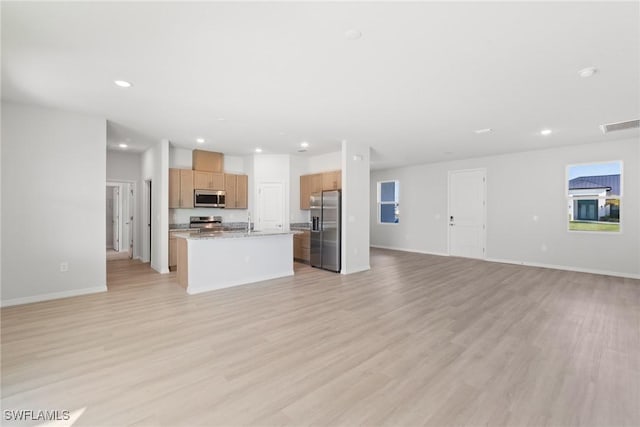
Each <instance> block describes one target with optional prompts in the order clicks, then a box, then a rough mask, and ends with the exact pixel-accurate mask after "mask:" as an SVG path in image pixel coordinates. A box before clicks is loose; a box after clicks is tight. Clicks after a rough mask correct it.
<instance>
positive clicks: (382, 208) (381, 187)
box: [378, 181, 400, 224]
mask: <svg viewBox="0 0 640 427" xmlns="http://www.w3.org/2000/svg"><path fill="white" fill-rule="evenodd" d="M399 187H400V184H399V183H398V181H381V182H378V222H379V223H380V224H397V223H398V222H400V208H399V205H400V202H399V200H400V199H399V197H398V193H399V191H398V190H399Z"/></svg>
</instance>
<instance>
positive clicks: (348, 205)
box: [342, 141, 371, 274]
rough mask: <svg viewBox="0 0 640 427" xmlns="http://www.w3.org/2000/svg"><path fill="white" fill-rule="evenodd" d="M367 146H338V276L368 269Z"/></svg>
mask: <svg viewBox="0 0 640 427" xmlns="http://www.w3.org/2000/svg"><path fill="white" fill-rule="evenodd" d="M370 160H371V158H370V155H369V146H368V145H365V144H357V143H354V142H350V141H344V142H343V143H342V274H351V273H357V272H358V271H363V270H368V269H369V268H370V267H369V179H370Z"/></svg>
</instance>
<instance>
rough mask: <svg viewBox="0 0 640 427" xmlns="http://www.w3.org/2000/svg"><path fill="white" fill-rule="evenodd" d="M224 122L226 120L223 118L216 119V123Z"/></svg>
mask: <svg viewBox="0 0 640 427" xmlns="http://www.w3.org/2000/svg"><path fill="white" fill-rule="evenodd" d="M225 120H227V119H225V118H224V117H218V121H219V122H224V121H225Z"/></svg>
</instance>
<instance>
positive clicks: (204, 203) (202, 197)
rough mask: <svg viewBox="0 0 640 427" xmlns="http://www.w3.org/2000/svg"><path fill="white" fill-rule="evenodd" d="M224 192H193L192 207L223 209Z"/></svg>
mask: <svg viewBox="0 0 640 427" xmlns="http://www.w3.org/2000/svg"><path fill="white" fill-rule="evenodd" d="M224 199H225V192H224V191H219V190H194V192H193V206H195V207H197V208H224Z"/></svg>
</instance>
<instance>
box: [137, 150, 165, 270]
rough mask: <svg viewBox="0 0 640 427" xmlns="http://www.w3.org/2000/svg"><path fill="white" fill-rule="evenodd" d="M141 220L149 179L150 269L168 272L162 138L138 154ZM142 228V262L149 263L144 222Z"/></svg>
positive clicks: (145, 203)
mask: <svg viewBox="0 0 640 427" xmlns="http://www.w3.org/2000/svg"><path fill="white" fill-rule="evenodd" d="M141 161H142V167H141V170H142V178H141V180H142V187H143V193H142V194H143V203H142V206H143V218H146V215H147V212H148V209H149V207H148V202H147V201H148V192H147V190H146V187H147V184H146V181H148V180H151V224H152V225H151V234H152V236H151V245H152V248H151V257H150V258H151V259H150V261H151V268H153V269H154V270H156V271H157V272H159V273H168V272H169V141H168V140H166V139H163V140H162V141H160V142H158V143H157V144H156V145H155V146H153V147H151V148H149V149H148V150H147V151H145V152H144V153H142V158H141ZM140 225H141V226H142V227H143V229H144V230H143V233H142V235H143V236H144V238H143V239H142V241H143V251H142V254H143V255H142V259H143V260H144V261H149V247H148V246H149V240H148V238H149V236H148V231H147V230H148V229H147V227H146V221H144V220H143V221H142V223H141V224H140Z"/></svg>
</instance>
